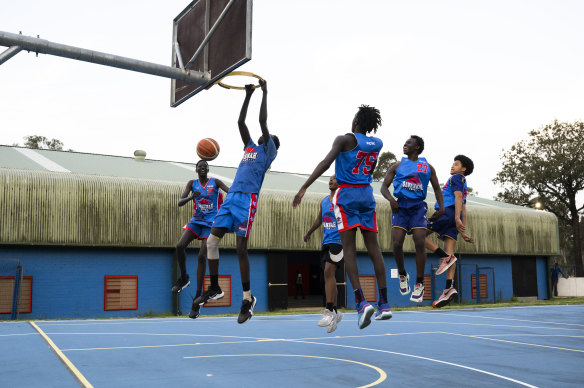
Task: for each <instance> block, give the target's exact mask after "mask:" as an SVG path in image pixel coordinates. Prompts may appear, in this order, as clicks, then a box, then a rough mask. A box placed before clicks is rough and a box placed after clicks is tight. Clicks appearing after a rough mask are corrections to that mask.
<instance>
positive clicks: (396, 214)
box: [381, 135, 444, 303]
mask: <svg viewBox="0 0 584 388" xmlns="http://www.w3.org/2000/svg"><path fill="white" fill-rule="evenodd" d="M403 151H404V154H406V157H404V158H402V160H401V161H400V162H397V163H396V164H394V165H393V166H391V167H389V169H388V170H387V173H386V174H385V179H384V180H383V184H382V185H381V194H383V196H384V197H385V198H386V199H387V200H388V201H389V204H390V205H391V212H392V215H391V224H392V228H391V239H392V240H393V256H394V258H395V262H396V264H397V269H398V273H399V291H400V293H401V294H402V295H407V294H409V293H410V285H409V279H410V278H409V275H408V274H407V272H406V269H405V266H404V249H403V247H404V240H405V238H406V233H407V234H412V236H413V238H414V245H415V246H416V285H415V286H414V291H413V292H412V295H411V297H410V300H411V301H412V302H416V303H421V302H422V301H423V299H424V267H425V266H426V247H425V241H426V231H427V230H428V229H427V226H428V225H427V224H428V220H427V218H426V213H427V212H428V205H427V204H426V202H425V201H424V200H425V199H426V192H427V190H428V182H431V183H432V188H433V189H434V194H435V195H436V201H437V203H438V210H436V212H435V213H434V214H432V216H431V217H430V219H431V220H435V219H438V218H439V217H440V216H441V215H442V214H443V213H444V199H443V198H442V191H441V190H440V184H439V183H438V178H437V177H436V171H435V170H434V167H432V166H431V165H430V164H429V163H428V161H427V160H426V159H425V158H422V157H420V156H419V155H420V154H421V153H422V151H424V140H423V139H422V138H421V137H419V136H415V135H412V136H411V137H410V138H409V139H408V140H406V142H405V144H404V146H403ZM390 184H393V194H394V195H395V197H396V198H397V200H396V199H395V198H394V197H393V196H392V195H391V193H390V192H389V185H390Z"/></svg>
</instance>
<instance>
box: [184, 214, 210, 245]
mask: <svg viewBox="0 0 584 388" xmlns="http://www.w3.org/2000/svg"><path fill="white" fill-rule="evenodd" d="M199 222H200V221H195V220H194V219H191V222H189V223H188V224H186V225H185V226H183V230H187V229H188V230H190V231H191V232H193V233H194V234H195V236H197V240H206V239H208V238H209V234H211V227H210V226H207V225H204V224H200V223H199Z"/></svg>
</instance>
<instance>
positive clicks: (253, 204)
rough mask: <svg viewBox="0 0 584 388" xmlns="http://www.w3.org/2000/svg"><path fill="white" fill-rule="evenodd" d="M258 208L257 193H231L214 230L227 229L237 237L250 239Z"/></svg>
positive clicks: (219, 214) (217, 216) (215, 223)
mask: <svg viewBox="0 0 584 388" xmlns="http://www.w3.org/2000/svg"><path fill="white" fill-rule="evenodd" d="M257 208H258V195H257V194H256V193H240V192H237V191H236V192H229V193H227V197H225V201H224V202H223V204H222V205H221V208H219V211H218V212H217V215H216V216H215V221H213V228H226V229H228V230H229V231H230V232H231V233H235V234H236V235H237V236H241V237H245V238H248V237H249V232H250V231H251V226H252V224H253V221H254V219H255V215H256V211H257Z"/></svg>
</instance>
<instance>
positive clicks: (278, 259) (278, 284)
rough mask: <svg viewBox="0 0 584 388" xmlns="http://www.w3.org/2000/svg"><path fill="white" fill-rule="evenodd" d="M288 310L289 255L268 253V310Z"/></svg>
mask: <svg viewBox="0 0 584 388" xmlns="http://www.w3.org/2000/svg"><path fill="white" fill-rule="evenodd" d="M287 308H288V255H287V254H286V253H278V252H268V310H270V311H274V310H278V309H283V310H285V309H287Z"/></svg>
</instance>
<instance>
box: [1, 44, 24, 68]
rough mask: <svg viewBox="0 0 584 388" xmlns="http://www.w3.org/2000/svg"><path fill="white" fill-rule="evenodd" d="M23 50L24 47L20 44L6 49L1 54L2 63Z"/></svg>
mask: <svg viewBox="0 0 584 388" xmlns="http://www.w3.org/2000/svg"><path fill="white" fill-rule="evenodd" d="M21 50H22V48H21V47H18V46H12V47H10V48H8V49H7V50H6V51H4V52H3V53H2V54H0V65H1V64H3V63H4V62H6V61H7V60H9V59H10V58H12V57H13V56H15V55H16V54H18V53H19V52H20V51H21Z"/></svg>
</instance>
